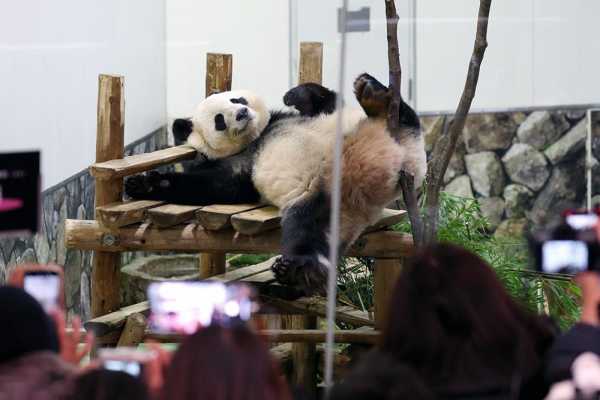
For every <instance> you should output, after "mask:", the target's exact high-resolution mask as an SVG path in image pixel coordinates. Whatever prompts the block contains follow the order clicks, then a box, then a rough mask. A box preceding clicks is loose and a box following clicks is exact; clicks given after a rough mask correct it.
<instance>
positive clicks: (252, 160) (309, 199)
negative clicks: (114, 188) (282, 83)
mask: <svg viewBox="0 0 600 400" xmlns="http://www.w3.org/2000/svg"><path fill="white" fill-rule="evenodd" d="M355 91H356V94H357V99H358V100H359V103H360V104H361V106H362V107H363V109H364V111H365V113H366V115H367V117H366V118H365V119H364V120H361V121H362V122H359V123H356V126H354V125H350V126H351V128H352V129H350V131H352V132H354V131H357V132H361V130H362V131H365V132H366V133H357V134H356V135H359V134H362V135H363V137H362V139H361V138H358V139H356V137H355V136H352V135H353V134H350V135H349V136H348V137H349V139H346V141H345V143H346V144H347V145H348V146H349V147H351V146H352V145H353V144H352V141H353V140H354V141H355V142H356V143H354V148H350V149H349V150H348V151H347V153H348V154H346V150H345V153H344V154H345V156H347V157H354V158H348V160H349V163H350V164H353V163H357V164H356V168H355V170H354V171H352V169H351V168H350V169H345V170H344V179H346V178H347V179H348V182H349V184H348V185H346V186H344V187H345V188H346V191H347V193H345V194H344V197H343V198H342V202H343V204H342V219H343V221H342V229H346V231H347V232H345V233H344V232H342V235H341V239H342V244H341V249H340V250H341V251H342V252H343V251H344V250H345V249H347V247H348V246H349V245H350V244H351V243H352V242H353V241H354V240H355V239H356V237H357V236H358V234H360V232H361V231H362V230H363V229H364V228H365V227H366V226H367V225H368V224H370V223H372V222H373V221H372V220H373V218H374V216H376V214H377V216H378V213H379V212H380V211H381V209H382V208H383V207H385V205H386V204H387V203H385V202H386V201H387V202H389V201H391V200H393V198H394V196H396V197H397V195H399V188H398V177H399V172H400V170H399V169H398V170H397V171H396V172H395V173H396V175H395V177H393V178H392V180H389V179H388V181H385V179H387V178H389V173H388V172H390V171H389V168H390V167H388V166H387V164H384V166H383V167H382V166H377V165H375V164H377V159H376V156H375V155H374V154H378V153H377V152H383V153H385V152H386V151H387V152H388V153H390V154H391V156H390V157H392V156H396V158H398V157H400V156H398V154H400V155H401V154H402V153H401V151H402V148H403V146H405V145H406V144H407V143H408V144H410V146H409V147H408V148H406V149H405V151H406V153H407V154H406V155H404V157H405V160H404V161H405V162H408V164H406V165H409V166H408V167H406V168H405V169H408V170H409V171H408V172H409V173H412V174H419V175H421V176H419V182H418V183H420V180H421V179H422V175H423V174H424V168H425V165H424V162H425V155H424V149H422V137H421V136H420V129H419V128H420V126H419V119H418V117H417V116H416V113H415V112H414V111H413V110H412V109H411V108H410V106H408V105H407V104H406V103H404V102H402V105H401V108H400V124H401V128H402V130H403V132H402V134H403V135H404V137H400V138H397V137H394V138H393V139H394V140H395V142H396V143H394V142H393V141H389V140H390V139H389V138H390V134H389V132H387V129H386V125H385V122H384V121H385V117H384V116H385V115H387V106H388V105H389V91H388V89H387V88H386V87H385V86H383V85H382V84H381V83H379V82H378V81H377V80H375V78H373V77H371V76H369V75H367V74H363V75H361V76H360V77H359V78H357V81H356V83H355ZM335 100H336V94H335V92H333V91H330V90H328V89H326V88H324V87H322V86H320V85H316V84H304V85H300V86H298V87H296V88H294V89H292V90H290V91H289V92H287V93H286V95H285V96H284V103H285V104H286V105H288V106H294V107H295V108H296V109H297V110H298V112H280V111H271V112H270V115H269V118H268V122H267V123H266V126H265V127H264V129H262V131H261V132H260V135H259V136H258V137H257V138H256V139H255V140H253V141H251V142H250V143H248V145H247V146H246V147H245V148H244V149H243V150H242V151H240V152H239V153H237V154H234V155H230V156H228V157H225V158H216V159H210V158H209V157H205V158H203V160H202V162H199V163H198V162H197V163H196V164H192V165H188V166H187V168H186V169H187V171H186V172H185V173H158V172H155V171H152V172H150V173H148V174H146V175H136V176H133V177H131V178H129V179H127V180H126V184H125V191H126V193H127V194H128V195H129V196H130V197H132V198H136V199H155V200H164V201H168V202H172V203H178V204H194V205H208V204H235V203H255V202H258V201H261V200H263V201H264V200H265V197H268V193H266V192H268V191H269V190H268V187H269V185H270V184H271V182H270V181H268V178H269V176H270V175H269V174H268V173H266V175H265V176H266V179H267V181H266V184H265V178H264V177H262V178H261V174H263V171H262V170H260V167H261V165H262V164H261V159H262V158H265V157H267V155H269V156H271V158H273V156H275V159H276V156H277V154H276V153H273V152H276V151H277V150H276V149H278V148H279V149H282V147H281V146H286V145H287V144H286V137H287V136H286V135H288V136H289V135H295V134H296V133H295V131H296V130H301V127H303V126H304V127H305V128H306V127H309V128H310V127H312V126H313V125H310V124H317V125H316V126H317V129H320V126H321V125H319V124H321V123H322V122H321V121H324V120H325V119H324V118H333V117H335V116H334V115H331V116H328V114H332V113H334V112H336V110H335ZM232 102H234V101H233V99H232ZM340 112H341V111H340ZM240 113H241V111H240ZM241 117H244V116H243V115H241ZM221 118H222V115H221ZM221 118H219V120H220V119H221ZM238 118H239V116H238ZM344 118H346V116H344ZM236 119H237V118H236ZM368 121H374V122H368ZM221 122H222V121H221ZM323 123H324V122H323ZM215 124H217V122H216V121H215ZM328 127H329V125H328ZM193 128H194V123H193V122H191V121H189V120H184V119H178V120H175V122H174V123H173V134H174V136H175V138H176V141H179V142H181V141H183V140H184V139H187V138H188V136H189V135H190V134H191V132H192V130H193ZM214 129H216V130H219V127H217V126H215V127H214ZM328 129H329V128H328ZM329 130H331V129H329ZM369 132H372V133H369ZM382 132H383V133H384V134H382ZM323 134H324V135H325V134H332V133H331V132H324V133H323ZM369 134H372V135H374V136H373V137H374V140H375V141H377V140H378V141H377V144H374V145H373V146H379V148H373V149H371V148H368V140H367V139H368V137H369V136H365V135H369ZM281 135H284V136H281ZM315 137H316V136H315ZM386 138H387V139H386ZM385 140H388V141H389V142H385V143H386V144H385V146H384V145H383V144H382V143H384V141H385ZM278 142H279V143H280V144H279V147H277V146H278V145H277V143H278ZM281 143H283V144H281ZM348 143H350V144H348ZM365 143H366V144H365ZM287 146H288V147H289V145H287ZM388 147H390V148H391V147H398V148H396V149H388ZM283 148H284V149H285V147H283ZM345 149H346V147H345ZM415 149H416V150H415ZM286 150H288V149H286ZM295 150H296V151H297V152H303V151H309V150H311V149H305V148H298V149H295ZM313 151H314V149H313ZM318 151H320V150H318ZM371 151H372V152H373V154H368V153H370V152H371ZM394 151H395V152H396V153H394ZM352 152H354V153H352ZM383 153H382V154H383ZM411 153H415V154H411ZM263 154H264V156H263ZM352 154H354V155H352ZM324 157H325V158H326V160H325V161H323V162H324V163H325V164H324V165H326V166H327V168H324V169H323V168H321V169H319V171H320V172H319V173H318V176H312V175H311V176H312V177H313V178H318V179H313V180H312V181H310V182H313V183H314V184H312V183H311V185H310V188H306V189H302V190H304V192H302V191H301V193H302V195H299V196H294V197H293V198H292V199H291V200H289V201H288V200H285V193H283V195H284V196H283V198H284V200H281V201H279V200H278V201H274V203H275V205H277V206H279V207H280V208H281V210H282V222H281V227H282V240H281V257H279V258H278V259H277V261H276V262H275V263H274V265H273V267H272V269H273V271H274V273H275V276H276V278H277V279H278V281H280V282H281V283H283V284H286V285H289V286H293V287H295V288H296V289H298V290H300V291H301V292H304V293H306V294H311V293H314V292H319V293H323V292H324V287H325V282H326V268H325V267H324V265H323V264H324V261H323V260H324V257H325V255H326V254H327V252H328V241H327V230H328V225H329V214H330V209H329V187H330V185H329V184H330V182H329V180H328V179H330V171H329V167H328V166H329V164H330V163H328V161H327V159H328V157H329V156H328V155H327V154H326V153H324ZM317 158H318V157H317ZM392 158H393V157H392ZM413 159H414V160H413ZM365 160H366V161H365ZM369 160H373V163H372V164H373V170H374V171H375V173H374V174H373V175H372V176H370V175H369V173H370V171H369V168H370V165H371V164H369V162H370V161H369ZM399 160H400V161H403V159H402V157H400V158H399ZM284 161H285V160H281V162H282V163H284ZM365 162H366V164H365ZM263 163H267V165H269V164H268V162H267V161H265V162H263ZM311 165H312V164H311ZM394 165H395V164H394ZM399 165H400V164H399ZM402 165H405V164H402ZM365 166H366V168H365ZM292 167H293V166H292ZM257 168H258V170H257ZM284 168H288V169H289V168H290V166H289V165H287V166H284ZM377 168H380V169H381V171H382V173H383V175H382V176H383V178H382V179H383V180H384V182H377V181H375V180H379V178H378V177H379V175H377V173H376V172H377V171H376V170H377ZM394 168H396V167H394ZM398 168H404V167H401V166H400V167H398ZM361 169H364V170H365V171H362V172H361ZM411 169H413V170H412V171H411ZM394 171H395V170H394ZM392 172H393V171H392ZM298 173H299V174H302V173H304V171H298ZM307 174H308V172H307ZM321 175H323V176H326V178H323V177H322V176H321ZM353 175H355V176H353ZM284 177H285V175H284ZM261 179H262V181H261ZM365 179H372V180H373V182H363V181H364V180H365ZM361 180H362V181H361ZM343 182H344V181H343ZM386 182H389V183H387V184H386ZM344 185H345V184H344ZM369 185H373V189H370V186H369ZM353 186H357V188H356V189H355V191H356V193H353V192H352V190H354V188H353ZM358 186H360V187H358ZM378 186H379V191H383V192H385V193H386V194H385V195H382V197H377V193H378V190H375V189H376V188H377V187H378ZM392 186H395V187H392ZM265 187H266V188H267V189H265ZM284 188H285V185H284ZM396 193H397V194H396ZM277 195H278V196H280V195H281V193H278V194H277ZM280 197H281V196H280ZM369 199H374V200H373V201H370V200H369ZM266 200H267V201H268V200H269V199H268V198H267V199H266ZM277 202H279V204H277ZM369 203H374V204H369Z"/></svg>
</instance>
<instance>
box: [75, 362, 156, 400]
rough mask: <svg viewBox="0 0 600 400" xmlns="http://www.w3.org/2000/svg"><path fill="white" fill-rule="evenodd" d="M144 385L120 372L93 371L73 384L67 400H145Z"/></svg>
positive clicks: (137, 379)
mask: <svg viewBox="0 0 600 400" xmlns="http://www.w3.org/2000/svg"><path fill="white" fill-rule="evenodd" d="M149 398H150V397H149V395H148V390H147V389H146V385H144V383H143V381H142V380H141V379H140V378H136V377H133V376H131V375H129V374H127V373H125V372H121V371H109V370H107V369H102V368H100V369H94V370H91V371H89V372H87V373H85V374H83V375H81V376H79V377H78V378H77V379H76V380H75V382H74V383H73V390H72V395H71V397H69V400H146V399H149Z"/></svg>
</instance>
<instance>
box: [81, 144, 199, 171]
mask: <svg viewBox="0 0 600 400" xmlns="http://www.w3.org/2000/svg"><path fill="white" fill-rule="evenodd" d="M194 157H196V150H195V149H194V148H193V147H191V146H188V145H182V146H175V147H169V148H167V149H163V150H157V151H153V152H151V153H144V154H136V155H133V156H129V157H125V158H122V159H116V157H114V158H113V159H110V160H106V161H105V162H99V161H98V162H96V164H93V165H92V166H91V167H90V168H89V171H90V174H91V175H92V176H93V177H95V178H96V179H116V178H123V177H125V176H128V175H133V174H137V173H139V172H144V171H148V170H151V169H153V168H156V167H159V166H161V165H165V164H171V163H174V162H177V161H183V160H189V159H193V158H194Z"/></svg>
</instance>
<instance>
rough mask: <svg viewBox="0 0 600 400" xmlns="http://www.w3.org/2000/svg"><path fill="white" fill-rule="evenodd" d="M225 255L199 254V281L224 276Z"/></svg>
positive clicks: (225, 268)
mask: <svg viewBox="0 0 600 400" xmlns="http://www.w3.org/2000/svg"><path fill="white" fill-rule="evenodd" d="M226 265H227V260H226V257H225V253H202V254H200V265H199V267H200V279H206V278H210V277H212V276H214V275H220V274H224V273H225V271H226V270H227V267H226Z"/></svg>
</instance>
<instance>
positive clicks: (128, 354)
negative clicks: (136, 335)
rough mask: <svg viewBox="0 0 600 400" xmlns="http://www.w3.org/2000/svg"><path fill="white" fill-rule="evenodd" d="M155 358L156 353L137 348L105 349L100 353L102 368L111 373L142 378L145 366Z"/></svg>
mask: <svg viewBox="0 0 600 400" xmlns="http://www.w3.org/2000/svg"><path fill="white" fill-rule="evenodd" d="M153 357H155V354H154V352H152V351H147V350H141V349H138V348H135V347H117V348H103V349H100V350H99V351H98V359H99V360H100V362H101V365H102V368H104V369H107V370H109V371H121V372H125V373H127V374H129V375H131V376H134V377H139V378H141V377H142V376H143V373H144V365H145V363H147V362H148V361H150V359H152V358H153Z"/></svg>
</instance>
